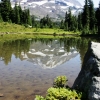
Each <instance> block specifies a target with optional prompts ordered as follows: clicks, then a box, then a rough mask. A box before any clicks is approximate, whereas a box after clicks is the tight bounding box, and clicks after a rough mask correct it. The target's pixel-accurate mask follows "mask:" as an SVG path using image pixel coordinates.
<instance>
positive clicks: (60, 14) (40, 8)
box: [11, 0, 82, 19]
mask: <svg viewBox="0 0 100 100" xmlns="http://www.w3.org/2000/svg"><path fill="white" fill-rule="evenodd" d="M15 2H17V3H19V4H20V6H21V7H22V9H25V8H29V9H30V13H31V15H35V16H37V17H39V18H42V17H44V16H46V15H49V16H50V17H51V18H56V19H59V18H64V16H65V13H66V11H68V9H69V8H70V9H71V10H72V14H77V13H78V12H79V11H81V10H82V5H81V4H80V3H79V2H78V1H77V0H21V1H20V0H12V1H11V4H12V7H14V5H15Z"/></svg>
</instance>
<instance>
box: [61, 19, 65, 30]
mask: <svg viewBox="0 0 100 100" xmlns="http://www.w3.org/2000/svg"><path fill="white" fill-rule="evenodd" d="M60 29H64V21H63V20H61V22H60Z"/></svg>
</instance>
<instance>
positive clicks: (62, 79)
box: [53, 76, 68, 87]
mask: <svg viewBox="0 0 100 100" xmlns="http://www.w3.org/2000/svg"><path fill="white" fill-rule="evenodd" d="M67 81H68V80H67V77H66V76H58V77H56V78H55V80H54V83H53V86H54V87H65V86H66V85H67Z"/></svg>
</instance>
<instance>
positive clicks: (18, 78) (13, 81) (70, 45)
mask: <svg viewBox="0 0 100 100" xmlns="http://www.w3.org/2000/svg"><path fill="white" fill-rule="evenodd" d="M90 40H91V39H89V38H88V39H86V38H77V39H75V38H65V39H58V40H52V39H38V40H37V39H34V40H31V39H30V40H16V41H10V42H5V43H1V44H0V93H2V94H4V97H0V100H34V98H35V95H37V94H39V95H43V96H45V94H46V90H47V89H48V88H49V87H51V86H52V84H53V80H54V78H55V77H56V76H59V75H66V76H67V78H68V85H69V86H70V87H71V86H72V85H73V82H74V81H75V79H76V77H77V75H78V73H79V71H80V70H81V64H82V60H83V57H84V54H85V52H86V50H87V46H88V42H89V41H90ZM93 41H97V39H95V40H93Z"/></svg>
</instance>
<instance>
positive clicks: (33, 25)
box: [31, 15, 36, 27]
mask: <svg viewBox="0 0 100 100" xmlns="http://www.w3.org/2000/svg"><path fill="white" fill-rule="evenodd" d="M31 19H32V27H35V24H36V22H35V16H34V15H32V16H31Z"/></svg>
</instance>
